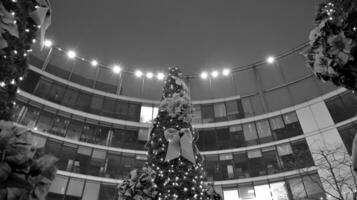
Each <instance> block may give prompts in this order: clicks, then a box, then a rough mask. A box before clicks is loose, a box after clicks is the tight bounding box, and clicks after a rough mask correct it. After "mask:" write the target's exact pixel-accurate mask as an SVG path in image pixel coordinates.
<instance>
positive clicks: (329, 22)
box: [304, 0, 357, 90]
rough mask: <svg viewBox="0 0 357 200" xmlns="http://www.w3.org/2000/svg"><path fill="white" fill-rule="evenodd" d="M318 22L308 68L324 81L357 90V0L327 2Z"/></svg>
mask: <svg viewBox="0 0 357 200" xmlns="http://www.w3.org/2000/svg"><path fill="white" fill-rule="evenodd" d="M315 21H316V24H317V26H316V27H315V28H314V29H313V30H312V31H311V33H310V37H309V39H310V47H309V48H308V49H307V50H306V51H305V52H304V55H305V56H306V58H307V63H308V66H310V68H311V69H312V71H313V72H314V73H315V74H316V76H317V77H318V78H319V79H321V80H324V81H332V82H333V83H334V84H335V85H337V86H343V87H345V88H347V89H350V90H357V3H356V1H355V0H330V1H325V2H323V3H321V4H320V6H319V9H318V13H317V15H316V19H315Z"/></svg>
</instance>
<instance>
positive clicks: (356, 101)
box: [341, 92, 357, 119]
mask: <svg viewBox="0 0 357 200" xmlns="http://www.w3.org/2000/svg"><path fill="white" fill-rule="evenodd" d="M341 98H342V102H343V104H344V107H345V111H346V113H345V116H346V119H348V118H352V117H354V116H356V114H357V95H356V94H355V93H352V92H346V93H344V94H342V95H341Z"/></svg>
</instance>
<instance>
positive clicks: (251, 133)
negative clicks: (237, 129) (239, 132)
mask: <svg viewBox="0 0 357 200" xmlns="http://www.w3.org/2000/svg"><path fill="white" fill-rule="evenodd" d="M243 132H244V138H245V141H246V143H247V145H248V146H250V145H256V144H258V135H257V129H256V128H255V124H254V123H249V124H243Z"/></svg>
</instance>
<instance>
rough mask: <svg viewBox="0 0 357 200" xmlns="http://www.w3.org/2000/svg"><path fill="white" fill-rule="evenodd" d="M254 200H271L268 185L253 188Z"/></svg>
mask: <svg viewBox="0 0 357 200" xmlns="http://www.w3.org/2000/svg"><path fill="white" fill-rule="evenodd" d="M254 189H255V199H256V200H272V198H271V193H270V188H269V185H258V186H254Z"/></svg>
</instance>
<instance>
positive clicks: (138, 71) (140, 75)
mask: <svg viewBox="0 0 357 200" xmlns="http://www.w3.org/2000/svg"><path fill="white" fill-rule="evenodd" d="M135 76H136V77H139V78H140V77H142V76H143V72H142V71H140V70H136V71H135Z"/></svg>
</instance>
